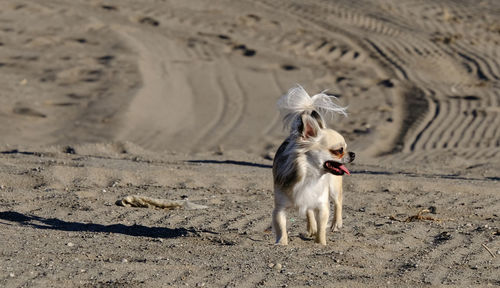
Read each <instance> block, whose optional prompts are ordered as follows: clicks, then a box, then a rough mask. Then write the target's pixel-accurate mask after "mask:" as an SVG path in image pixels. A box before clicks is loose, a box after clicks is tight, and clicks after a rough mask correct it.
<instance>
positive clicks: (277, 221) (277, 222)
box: [273, 207, 288, 245]
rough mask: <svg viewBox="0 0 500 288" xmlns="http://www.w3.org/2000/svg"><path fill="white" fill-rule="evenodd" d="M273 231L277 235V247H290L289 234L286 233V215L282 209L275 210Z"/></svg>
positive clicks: (276, 208)
mask: <svg viewBox="0 0 500 288" xmlns="http://www.w3.org/2000/svg"><path fill="white" fill-rule="evenodd" d="M273 230H274V233H275V234H276V244H277V245H288V234H287V233H286V213H285V209H284V208H282V207H275V208H274V210H273Z"/></svg>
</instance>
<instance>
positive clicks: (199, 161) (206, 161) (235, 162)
mask: <svg viewBox="0 0 500 288" xmlns="http://www.w3.org/2000/svg"><path fill="white" fill-rule="evenodd" d="M186 162H188V163H203V164H230V165H241V166H250V167H258V168H273V166H272V165H267V164H260V163H253V162H247V161H236V160H188V161H186Z"/></svg>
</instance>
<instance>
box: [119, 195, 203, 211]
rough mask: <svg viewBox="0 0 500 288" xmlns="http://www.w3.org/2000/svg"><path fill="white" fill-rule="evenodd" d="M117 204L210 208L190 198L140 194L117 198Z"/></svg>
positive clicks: (188, 208) (194, 208)
mask: <svg viewBox="0 0 500 288" xmlns="http://www.w3.org/2000/svg"><path fill="white" fill-rule="evenodd" d="M116 205H118V206H123V207H142V208H159V209H169V210H171V209H181V208H184V209H187V210H197V209H206V208H208V207H207V206H203V205H198V204H194V203H192V202H190V201H188V200H165V199H156V198H151V197H146V196H140V195H131V196H127V197H125V198H123V199H121V200H117V201H116Z"/></svg>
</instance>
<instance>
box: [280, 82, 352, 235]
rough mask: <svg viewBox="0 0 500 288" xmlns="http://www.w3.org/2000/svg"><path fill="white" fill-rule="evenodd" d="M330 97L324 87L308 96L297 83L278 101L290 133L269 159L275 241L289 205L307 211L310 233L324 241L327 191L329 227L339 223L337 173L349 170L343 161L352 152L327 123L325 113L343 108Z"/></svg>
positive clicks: (339, 179) (341, 111)
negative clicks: (323, 91) (272, 181)
mask: <svg viewBox="0 0 500 288" xmlns="http://www.w3.org/2000/svg"><path fill="white" fill-rule="evenodd" d="M335 100H336V98H335V97H333V96H329V95H327V94H325V93H320V94H317V95H314V96H312V97H310V96H309V95H308V94H307V92H306V91H305V90H304V88H302V87H301V86H300V85H297V86H296V87H293V88H291V89H290V90H289V91H288V93H286V94H285V95H283V96H282V97H281V98H280V100H279V101H278V108H279V110H280V113H281V116H282V117H283V121H284V124H285V127H289V128H290V136H288V138H287V139H286V140H285V141H284V142H283V143H282V144H281V146H280V147H279V148H278V151H277V152H276V155H275V157H274V162H273V178H274V211H273V221H272V226H273V231H274V233H275V235H276V244H280V245H288V235H287V232H286V214H285V211H286V209H287V208H291V207H294V208H297V209H298V210H299V212H300V214H301V215H304V214H305V215H306V217H307V232H308V234H309V236H310V237H315V240H316V242H317V243H320V244H323V245H326V228H327V225H328V217H329V215H330V202H329V195H330V197H331V198H332V199H333V202H334V207H335V215H334V217H333V221H332V226H331V229H332V230H334V231H336V230H338V229H339V228H341V227H342V175H344V174H348V175H349V170H347V168H346V167H345V166H344V164H346V163H350V162H352V161H353V160H354V156H355V154H354V153H353V152H348V151H347V145H346V142H345V140H344V137H342V135H340V134H339V133H338V132H336V131H335V130H332V129H329V128H327V127H326V122H325V117H326V116H327V115H330V114H333V113H339V114H343V115H346V112H345V111H346V108H344V107H341V106H339V105H338V104H336V103H335V102H334V101H335Z"/></svg>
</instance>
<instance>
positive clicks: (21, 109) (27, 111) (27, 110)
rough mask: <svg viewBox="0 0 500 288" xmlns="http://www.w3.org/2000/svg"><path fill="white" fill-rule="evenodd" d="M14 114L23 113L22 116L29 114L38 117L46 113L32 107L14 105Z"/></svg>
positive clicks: (43, 116)
mask: <svg viewBox="0 0 500 288" xmlns="http://www.w3.org/2000/svg"><path fill="white" fill-rule="evenodd" d="M12 112H14V113H15V114H19V115H23V116H31V117H39V118H46V117H47V115H45V114H43V113H41V112H38V111H36V110H34V109H31V108H29V107H15V108H14V109H13V111H12Z"/></svg>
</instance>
